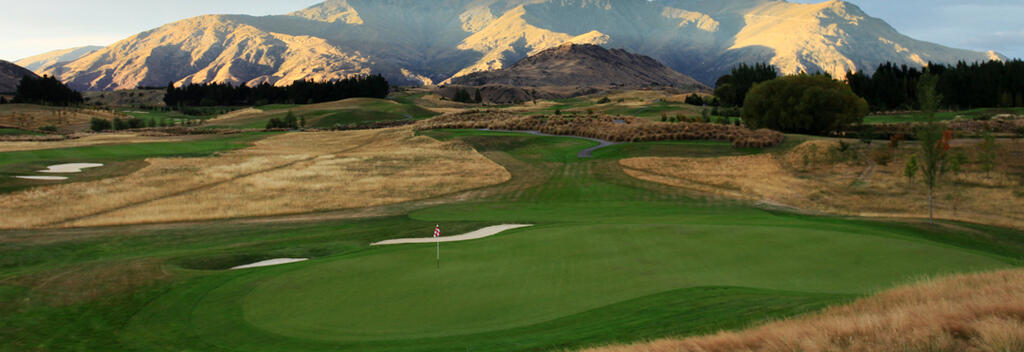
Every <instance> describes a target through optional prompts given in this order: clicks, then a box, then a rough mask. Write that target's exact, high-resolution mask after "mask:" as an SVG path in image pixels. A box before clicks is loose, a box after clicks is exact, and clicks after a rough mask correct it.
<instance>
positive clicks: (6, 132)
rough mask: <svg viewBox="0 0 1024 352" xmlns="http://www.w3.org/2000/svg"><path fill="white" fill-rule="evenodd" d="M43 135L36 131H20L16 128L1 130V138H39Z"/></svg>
mask: <svg viewBox="0 0 1024 352" xmlns="http://www.w3.org/2000/svg"><path fill="white" fill-rule="evenodd" d="M39 135H42V133H39V132H36V131H26V130H19V129H16V128H0V136H39Z"/></svg>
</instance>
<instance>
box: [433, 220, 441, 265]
mask: <svg viewBox="0 0 1024 352" xmlns="http://www.w3.org/2000/svg"><path fill="white" fill-rule="evenodd" d="M436 229H441V225H440V224H438V225H437V227H436ZM434 243H435V244H437V268H438V269H441V236H439V234H438V233H437V231H434Z"/></svg>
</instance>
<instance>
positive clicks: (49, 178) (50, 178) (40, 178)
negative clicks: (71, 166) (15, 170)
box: [14, 176, 68, 181]
mask: <svg viewBox="0 0 1024 352" xmlns="http://www.w3.org/2000/svg"><path fill="white" fill-rule="evenodd" d="M14 178H20V179H22V180H37V181H64V180H67V179H68V178H67V177H64V176H14Z"/></svg>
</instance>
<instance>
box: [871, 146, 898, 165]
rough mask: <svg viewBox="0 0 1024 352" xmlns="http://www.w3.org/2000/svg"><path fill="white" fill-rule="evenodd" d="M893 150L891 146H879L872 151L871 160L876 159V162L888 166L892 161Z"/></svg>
mask: <svg viewBox="0 0 1024 352" xmlns="http://www.w3.org/2000/svg"><path fill="white" fill-rule="evenodd" d="M892 158H893V152H892V150H891V149H889V148H885V147H883V148H878V149H875V150H874V151H872V152H871V160H874V161H875V163H876V164H878V165H882V166H886V165H889V163H890V162H892Z"/></svg>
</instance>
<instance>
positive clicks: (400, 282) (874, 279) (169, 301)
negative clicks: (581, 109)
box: [0, 130, 1024, 351]
mask: <svg viewBox="0 0 1024 352" xmlns="http://www.w3.org/2000/svg"><path fill="white" fill-rule="evenodd" d="M424 134H425V135H427V136H434V137H436V138H439V139H446V140H448V139H457V140H461V141H464V142H465V143H468V144H469V145H471V146H473V147H474V148H475V149H476V150H478V151H480V152H482V153H484V155H487V156H488V157H490V158H491V159H492V160H495V161H497V162H499V163H500V164H502V165H503V166H505V167H506V168H507V169H508V170H509V172H511V173H512V175H513V177H512V179H511V180H510V181H509V182H507V183H504V184H501V185H498V186H493V187H488V188H484V189H479V190H475V191H472V192H470V193H466V194H461V195H456V196H453V197H441V198H437V199H434V200H432V201H431V202H423V203H415V204H404V205H403V204H400V205H396V206H393V207H386V208H383V209H377V210H375V211H374V212H373V213H370V214H380V215H381V217H378V218H371V219H364V220H344V219H343V216H344V215H345V214H348V213H338V214H337V216H338V217H334V215H332V214H330V213H324V214H311V215H308V216H311V218H310V219H311V220H312V221H310V220H306V221H302V220H300V218H295V219H294V220H291V221H288V220H287V219H279V220H278V221H272V222H262V221H260V220H237V221H222V222H212V223H204V224H181V225H173V226H147V227H127V228H118V229H117V230H114V231H112V230H111V229H102V228H100V229H70V230H42V231H33V232H31V233H26V232H17V231H7V232H0V258H2V259H0V268H2V270H0V297H4V300H2V302H9V303H5V304H3V305H0V313H2V314H0V317H2V318H0V319H2V320H3V323H4V325H5V326H10V327H13V328H11V329H4V330H3V331H0V339H3V340H4V341H9V343H6V344H4V346H0V350H24V349H29V348H36V349H45V350H65V349H78V350H112V349H113V350H147V351H178V350H239V351H281V350H289V351H320V350H366V351H422V350H487V351H503V350H508V351H512V350H515V351H519V350H548V349H562V348H576V347H582V346H593V345H604V344H608V343H616V342H620V343H624V342H633V341H637V340H644V339H653V338H659V337H667V336H688V335H695V334H707V333H711V332H714V331H718V330H720V329H738V328H743V327H747V326H750V325H752V324H756V323H758V322H761V321H764V320H766V319H775V318H781V317H787V316H793V315H796V314H800V313H805V312H810V311H815V310H819V309H821V308H823V307H825V306H829V305H834V304H840V303H844V302H849V301H850V300H852V299H854V298H856V297H862V296H866V295H870V294H873V293H875V292H877V291H879V290H884V289H886V288H890V287H892V286H894V285H898V284H902V283H909V282H912V281H913V280H915V279H916V278H919V277H921V276H926V275H942V274H948V273H954V272H972V271H980V270H991V269H1001V268H1011V267H1018V266H1019V265H1021V262H1020V259H1018V258H1021V257H1022V256H1024V250H1022V249H1020V248H1016V247H1011V248H1006V247H1004V246H1000V245H999V243H1000V242H1001V241H1019V240H1020V239H1019V237H1017V236H1020V235H1019V233H1018V232H1015V231H1005V230H1001V229H990V228H983V227H980V228H975V229H972V231H971V232H967V231H961V230H960V229H962V227H961V226H964V225H961V224H957V223H945V225H946V227H921V226H916V225H903V224H900V223H883V222H875V221H866V220H850V219H844V218H835V217H818V216H810V215H799V214H792V213H781V212H776V211H769V210H763V209H758V208H752V207H749V206H747V205H744V204H742V203H733V202H729V201H723V200H715V199H700V198H693V197H691V196H688V195H687V194H686V193H683V192H681V191H676V190H674V189H672V188H670V187H666V186H660V185H657V184H653V183H647V182H643V181H639V180H636V179H633V178H631V177H629V176H627V175H625V174H624V173H623V171H622V169H621V167H619V166H618V163H617V159H615V158H616V155H621V156H631V157H635V156H656V155H664V154H667V153H671V152H673V148H670V147H666V146H665V145H664V144H659V143H641V144H637V145H636V146H632V147H628V148H625V147H620V148H621V149H617V150H613V151H612V152H610V154H609V155H607V156H606V158H595V159H579V158H577V157H576V153H577V152H578V151H579V150H580V149H583V148H587V147H590V146H593V145H594V142H590V141H586V140H580V139H573V138H561V137H538V136H533V135H527V134H519V133H496V132H481V131H464V130H463V131H428V132H424ZM670 146H672V147H676V146H678V147H679V148H681V149H683V150H694V151H699V152H701V153H704V154H705V155H713V154H716V153H720V152H721V153H731V152H732V151H728V150H726V149H725V148H721V147H720V146H717V145H714V144H699V143H694V144H689V143H679V144H674V145H670ZM739 152H744V151H742V150H741V151H739ZM756 152H757V151H749V153H756ZM385 214H388V215H387V216H384V215H385ZM364 216H365V215H364ZM339 218H342V220H332V219H339ZM501 223H532V224H535V225H536V226H534V227H531V228H525V229H519V230H514V231H510V232H507V233H504V234H501V235H498V236H495V237H490V238H486V239H482V240H476V241H470V242H459V243H445V244H442V245H441V265H440V268H437V267H435V263H434V259H435V258H434V256H435V252H434V251H435V247H434V245H432V244H423V245H398V246H389V247H368V246H367V244H368V243H371V242H374V241H378V240H384V239H391V238H405V237H427V236H429V235H430V231H431V230H433V227H434V225H435V224H440V225H441V226H442V229H444V230H445V234H446V235H449V234H458V233H463V232H467V231H470V230H473V229H477V228H481V227H484V226H487V225H493V224H501ZM978 233H982V234H984V235H983V236H978V235H977V234H978ZM968 238H969V239H970V241H973V242H969V241H965V239H968ZM965 243H972V244H969V245H968V244H965ZM996 248H1000V249H998V250H996ZM51 253H60V254H61V255H59V256H56V255H51ZM280 257H308V258H313V259H312V260H310V261H308V262H304V263H298V264H292V265H286V266H280V267H270V268H262V269H252V270H245V271H225V270H222V269H225V268H228V267H231V266H234V265H238V264H244V263H248V262H252V261H257V260H262V259H268V258H280ZM40 346H42V347H40Z"/></svg>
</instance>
